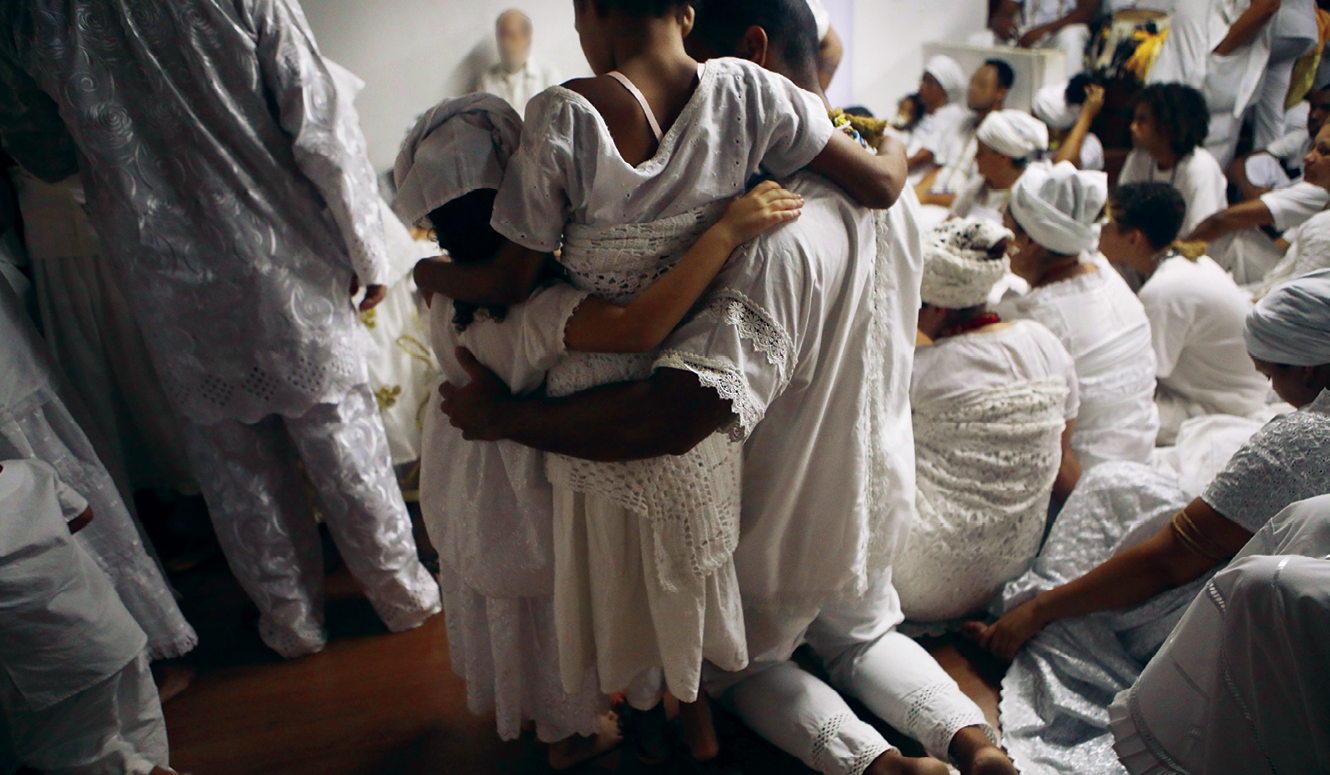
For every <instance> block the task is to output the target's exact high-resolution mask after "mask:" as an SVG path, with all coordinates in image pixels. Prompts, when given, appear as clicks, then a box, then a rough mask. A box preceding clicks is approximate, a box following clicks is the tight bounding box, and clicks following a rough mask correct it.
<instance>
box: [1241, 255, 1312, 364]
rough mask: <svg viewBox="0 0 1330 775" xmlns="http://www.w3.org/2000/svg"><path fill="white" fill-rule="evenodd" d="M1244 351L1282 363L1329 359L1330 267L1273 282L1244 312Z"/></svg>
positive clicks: (1264, 359)
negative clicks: (1251, 308) (1257, 302)
mask: <svg viewBox="0 0 1330 775" xmlns="http://www.w3.org/2000/svg"><path fill="white" fill-rule="evenodd" d="M1244 333H1245V334H1246V338H1247V352H1249V353H1251V354H1252V355H1253V356H1255V357H1257V358H1259V359H1261V360H1263V361H1265V362H1266V363H1278V364H1283V365H1285V366H1323V365H1325V364H1327V363H1330V269H1320V270H1317V271H1315V272H1312V273H1311V274H1305V275H1303V276H1302V277H1299V278H1298V279H1296V280H1292V281H1290V282H1287V283H1284V284H1283V285H1280V286H1277V287H1276V288H1275V289H1274V290H1273V291H1271V292H1270V294H1269V295H1268V296H1266V297H1265V298H1264V299H1261V301H1260V303H1259V304H1257V305H1256V307H1255V308H1254V309H1253V310H1252V311H1251V313H1250V314H1248V315H1247V326H1246V330H1245V331H1244Z"/></svg>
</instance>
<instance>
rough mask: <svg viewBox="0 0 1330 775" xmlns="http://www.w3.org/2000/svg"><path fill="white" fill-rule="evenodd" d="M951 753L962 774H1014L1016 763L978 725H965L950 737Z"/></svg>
mask: <svg viewBox="0 0 1330 775" xmlns="http://www.w3.org/2000/svg"><path fill="white" fill-rule="evenodd" d="M951 755H952V758H954V759H955V760H956V764H957V766H959V767H960V770H961V772H962V773H963V775H1016V765H1014V764H1012V763H1011V759H1010V758H1008V757H1007V754H1006V753H1004V752H1003V751H1002V749H1001V748H998V747H997V746H996V745H993V741H991V740H989V739H988V735H987V734H986V733H985V732H984V730H983V729H981V728H979V727H966V728H964V729H962V730H961V731H959V732H957V733H956V736H955V737H953V738H952V739H951Z"/></svg>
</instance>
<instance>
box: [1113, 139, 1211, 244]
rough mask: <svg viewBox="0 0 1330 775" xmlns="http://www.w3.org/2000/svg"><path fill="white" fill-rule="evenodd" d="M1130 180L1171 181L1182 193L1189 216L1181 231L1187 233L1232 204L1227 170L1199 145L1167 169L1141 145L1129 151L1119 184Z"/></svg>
mask: <svg viewBox="0 0 1330 775" xmlns="http://www.w3.org/2000/svg"><path fill="white" fill-rule="evenodd" d="M1128 183H1167V184H1169V185H1170V186H1172V187H1173V188H1176V189H1177V190H1178V192H1179V193H1181V194H1182V199H1183V200H1184V201H1185V202H1186V203H1187V216H1186V218H1184V219H1183V221H1182V229H1181V230H1180V231H1179V232H1178V233H1179V234H1181V235H1182V236H1184V237H1185V236H1187V235H1188V234H1191V233H1192V232H1193V231H1195V230H1196V227H1197V226H1200V225H1201V221H1204V220H1205V219H1206V218H1209V217H1210V216H1212V215H1214V214H1215V213H1217V212H1219V211H1220V210H1223V209H1224V208H1226V207H1228V193H1227V192H1228V179H1227V178H1225V177H1224V169H1223V168H1222V167H1220V166H1219V162H1218V161H1217V160H1216V159H1215V157H1214V156H1213V155H1211V153H1210V152H1209V151H1207V150H1206V149H1204V148H1197V149H1196V150H1195V151H1192V152H1191V153H1189V154H1187V155H1186V156H1184V157H1182V158H1181V159H1179V160H1178V162H1177V164H1174V165H1173V167H1172V168H1171V169H1167V170H1163V169H1160V168H1159V164H1158V163H1156V162H1155V160H1154V157H1153V156H1151V155H1150V154H1148V153H1146V152H1145V151H1142V150H1140V149H1139V148H1138V149H1136V150H1133V151H1132V152H1131V153H1129V154H1127V161H1126V162H1124V163H1123V165H1122V173H1121V174H1120V175H1119V176H1118V185H1120V186H1122V185H1126V184H1128Z"/></svg>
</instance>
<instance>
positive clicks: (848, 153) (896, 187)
mask: <svg viewBox="0 0 1330 775" xmlns="http://www.w3.org/2000/svg"><path fill="white" fill-rule="evenodd" d="M808 169H810V170H812V171H813V172H816V173H818V174H819V175H822V176H823V177H826V178H828V179H830V180H831V182H833V183H835V184H836V185H838V186H840V187H841V188H843V189H845V193H847V194H849V195H850V197H851V198H853V199H854V200H855V201H857V202H858V203H859V204H860V205H862V206H864V207H868V208H871V209H874V210H887V209H889V208H890V207H891V206H892V205H894V204H896V200H897V199H899V198H900V195H901V191H903V190H905V182H906V179H907V178H908V177H909V174H910V170H909V164H908V162H907V161H906V159H905V146H904V144H902V143H901V142H900V141H899V140H897V139H895V138H891V137H889V138H887V139H885V140H884V141H883V144H882V147H881V148H880V149H879V150H878V155H877V156H873V155H872V154H870V153H868V152H867V151H866V150H864V148H863V147H862V146H860V145H859V143H857V142H855V141H854V140H853V139H851V138H850V137H849V136H848V135H845V134H844V133H842V132H835V133H833V134H832V135H831V141H830V142H828V143H827V147H826V148H825V149H824V150H823V151H822V153H820V154H818V155H817V158H815V159H813V161H812V163H811V164H809V165H808Z"/></svg>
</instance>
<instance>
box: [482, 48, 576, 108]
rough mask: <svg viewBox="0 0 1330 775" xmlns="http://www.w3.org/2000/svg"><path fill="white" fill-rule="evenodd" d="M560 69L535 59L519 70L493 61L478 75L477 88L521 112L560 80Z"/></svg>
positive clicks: (528, 60) (529, 60) (528, 61)
mask: <svg viewBox="0 0 1330 775" xmlns="http://www.w3.org/2000/svg"><path fill="white" fill-rule="evenodd" d="M559 81H560V78H559V73H558V71H557V70H555V69H554V68H553V67H547V66H542V65H540V64H539V63H537V62H536V61H535V60H533V59H527V61H526V64H524V65H522V67H521V68H520V69H518V70H512V71H510V70H509V69H508V68H506V67H504V66H503V64H502V63H500V64H497V65H494V66H493V67H491V68H489V69H488V70H486V71H484V72H483V73H481V74H480V77H479V78H477V79H476V86H475V88H474V89H473V91H474V92H477V93H483V94H493V95H495V96H497V97H499V98H500V99H502V100H503V101H504V102H506V103H508V104H509V105H510V106H511V107H512V108H513V109H514V110H516V111H517V112H518V114H523V113H525V112H526V107H527V104H528V103H530V102H531V99H532V98H533V97H535V96H536V95H537V94H540V93H541V92H543V91H545V90H546V89H548V88H550V87H551V86H555V85H557V84H558V83H559Z"/></svg>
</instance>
